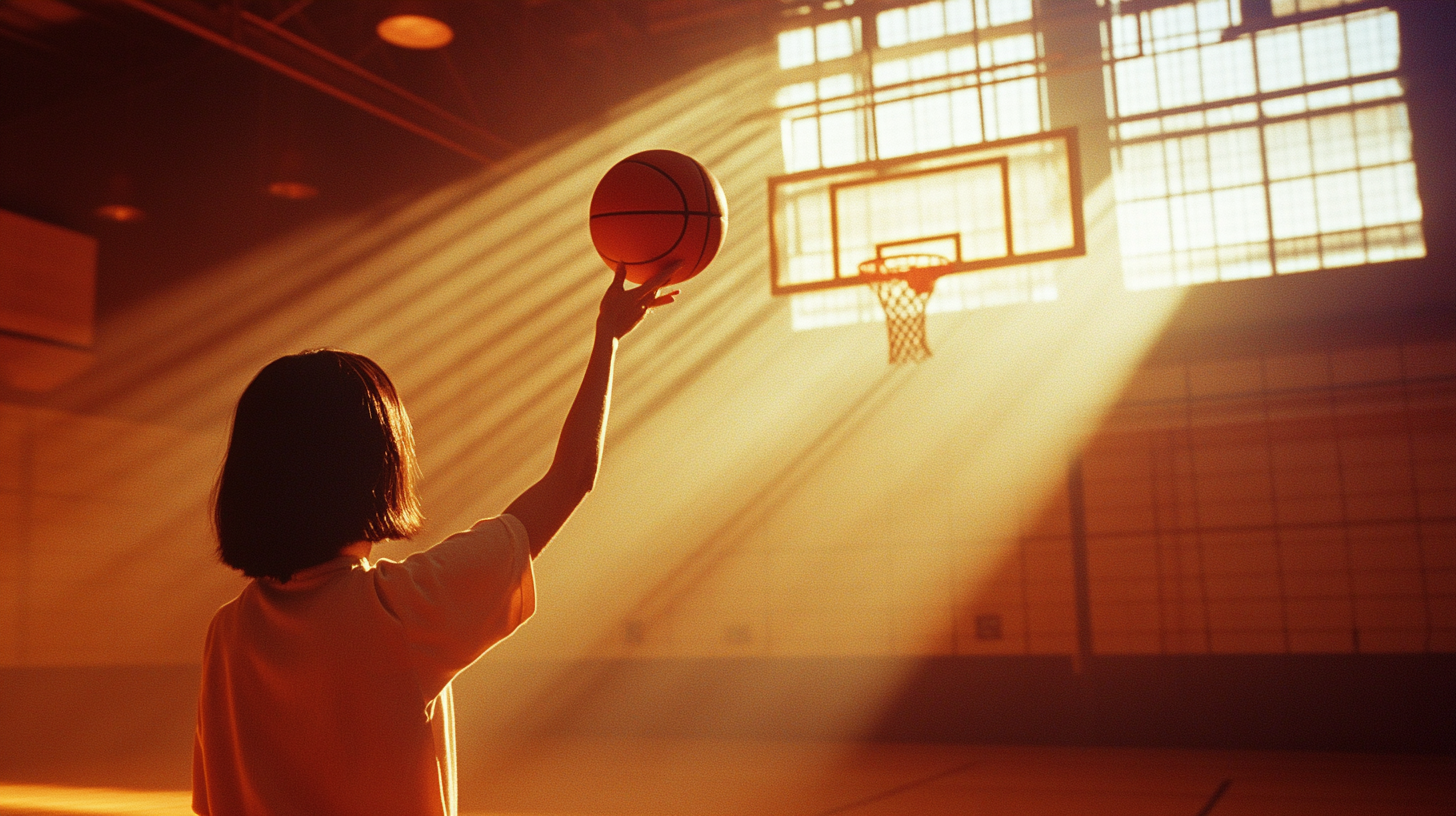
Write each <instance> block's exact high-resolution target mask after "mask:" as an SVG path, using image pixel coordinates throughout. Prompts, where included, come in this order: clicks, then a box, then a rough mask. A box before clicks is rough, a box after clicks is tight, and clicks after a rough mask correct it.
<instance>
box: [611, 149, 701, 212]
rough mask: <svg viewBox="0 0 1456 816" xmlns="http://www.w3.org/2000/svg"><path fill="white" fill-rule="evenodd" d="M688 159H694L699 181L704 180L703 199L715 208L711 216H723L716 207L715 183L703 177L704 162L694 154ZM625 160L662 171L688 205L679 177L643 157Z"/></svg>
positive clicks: (684, 203) (663, 176)
mask: <svg viewBox="0 0 1456 816" xmlns="http://www.w3.org/2000/svg"><path fill="white" fill-rule="evenodd" d="M687 159H689V160H692V162H693V169H695V170H697V181H700V182H703V201H706V203H708V205H709V207H712V208H713V211H712V213H709V214H711V216H719V217H721V216H722V213H719V211H716V207H718V197H716V195H713V194H712V192H713V185H711V184H708V179H706V178H703V165H702V162H699V160H697V159H693V157H692V156H687ZM623 162H632V163H633V165H642V166H644V168H652V169H654V170H657V172H660V173H662V178H665V179H667V181H668V182H671V185H673V187H676V188H677V194H678V195H680V197H681V198H683V205H684V207H686V205H687V194H686V192H684V191H683V185H680V184H677V179H674V178H673V176H670V175H667V173H664V172H662V168H658V166H657V165H652V163H649V162H644V160H642V159H632V157H628V159H623Z"/></svg>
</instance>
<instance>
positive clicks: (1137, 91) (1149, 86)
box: [1112, 57, 1158, 116]
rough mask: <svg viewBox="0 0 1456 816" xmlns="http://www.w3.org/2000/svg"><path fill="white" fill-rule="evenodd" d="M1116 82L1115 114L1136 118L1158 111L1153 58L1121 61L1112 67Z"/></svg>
mask: <svg viewBox="0 0 1456 816" xmlns="http://www.w3.org/2000/svg"><path fill="white" fill-rule="evenodd" d="M1112 70H1113V74H1114V79H1115V81H1116V82H1117V114H1118V115H1119V116H1136V115H1138V114H1140V113H1148V112H1150V111H1155V110H1157V109H1158V83H1157V74H1155V73H1154V72H1153V58H1152V57H1139V58H1138V59H1130V60H1122V61H1120V62H1118V63H1117V65H1115V66H1114V67H1113V69H1112Z"/></svg>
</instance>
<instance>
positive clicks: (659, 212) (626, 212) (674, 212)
mask: <svg viewBox="0 0 1456 816" xmlns="http://www.w3.org/2000/svg"><path fill="white" fill-rule="evenodd" d="M613 215H701V216H703V217H705V218H721V217H722V216H720V215H719V214H718V213H715V212H702V211H701V210H618V211H617V212H609V213H592V216H591V217H592V218H607V217H610V216H613Z"/></svg>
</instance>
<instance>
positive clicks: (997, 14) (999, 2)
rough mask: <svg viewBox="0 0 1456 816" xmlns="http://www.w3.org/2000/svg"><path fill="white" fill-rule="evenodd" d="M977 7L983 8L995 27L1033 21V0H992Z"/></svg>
mask: <svg viewBox="0 0 1456 816" xmlns="http://www.w3.org/2000/svg"><path fill="white" fill-rule="evenodd" d="M977 5H979V6H981V8H982V9H983V10H984V12H985V16H986V19H987V20H989V21H990V25H993V26H999V25H1007V24H1009V23H1019V22H1021V21H1023V20H1030V19H1031V0H990V2H989V3H985V2H982V3H978V4H977Z"/></svg>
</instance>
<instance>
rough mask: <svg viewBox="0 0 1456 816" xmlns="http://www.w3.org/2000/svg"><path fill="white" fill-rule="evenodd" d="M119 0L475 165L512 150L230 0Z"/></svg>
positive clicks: (444, 111)
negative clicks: (213, 1)
mask: <svg viewBox="0 0 1456 816" xmlns="http://www.w3.org/2000/svg"><path fill="white" fill-rule="evenodd" d="M119 1H120V2H121V3H123V4H125V5H127V6H130V7H131V8H134V9H136V10H138V11H141V12H144V13H146V14H149V15H151V16H152V17H155V18H157V19H158V20H161V21H163V22H166V23H168V24H170V25H173V26H176V27H177V28H180V29H182V30H183V31H186V32H188V33H191V34H195V35H197V36H198V37H201V38H202V39H204V40H207V41H208V42H211V43H213V44H215V45H219V46H221V47H223V48H226V49H228V50H229V51H232V52H233V53H235V54H238V55H240V56H243V57H247V58H248V59H250V60H252V61H254V62H256V63H258V64H259V65H262V66H264V67H267V68H269V69H272V70H274V71H277V72H278V73H280V74H283V75H284V76H286V77H289V78H290V79H294V80H296V81H298V82H301V83H303V84H304V85H307V86H309V87H311V88H314V89H315V90H318V91H322V92H323V93H326V94H328V95H330V96H332V97H334V98H336V99H339V100H342V101H344V102H347V103H348V104H350V105H353V106H354V107H356V108H358V109H360V110H362V111H365V112H367V113H370V114H372V115H374V116H377V117H379V118H380V119H383V120H384V121H386V122H389V123H390V124H393V125H397V126H399V127H402V128H404V129H405V130H408V131H410V132H411V133H415V134H417V135H420V136H423V137H425V138H426V139H429V140H430V141H432V142H435V143H436V144H439V145H441V146H443V147H446V148H449V149H450V150H453V151H454V152H456V153H459V154H460V155H462V156H465V157H467V158H469V159H472V160H474V161H478V162H481V163H482V164H489V163H491V162H493V161H495V160H498V159H500V158H502V157H504V156H505V155H506V154H508V153H510V152H511V151H512V150H513V149H514V145H512V144H511V143H510V142H507V141H506V140H504V139H502V138H500V137H499V136H496V135H495V134H493V133H491V132H490V131H488V130H486V129H485V128H482V127H480V126H479V125H476V124H473V123H471V122H468V121H466V120H464V119H462V118H460V117H459V116H456V115H455V114H453V113H451V112H449V111H447V110H445V109H444V108H441V107H440V106H438V105H436V104H434V103H433V102H430V101H429V100H426V99H422V98H420V97H419V96H416V95H415V94H413V93H410V92H409V91H407V90H405V89H404V88H401V87H399V86H398V85H395V84H394V83H392V82H389V81H388V80H386V79H383V78H381V77H379V76H377V75H375V74H373V73H371V72H369V71H366V70H365V69H363V68H361V67H359V66H358V65H357V64H355V63H353V62H350V61H348V60H346V59H344V58H342V57H340V56H338V55H337V54H334V53H332V52H330V51H326V50H324V49H323V48H320V47H318V46H317V45H314V44H313V43H311V42H309V41H308V40H305V39H303V38H302V37H299V36H298V35H296V34H294V33H293V32H291V31H288V30H286V29H283V28H280V27H278V26H277V25H275V24H273V23H271V22H269V21H268V20H265V19H263V18H261V17H258V16H256V15H254V14H251V13H249V12H247V11H244V10H242V9H241V8H239V7H238V6H237V5H236V4H233V5H231V6H224V7H222V8H220V9H213V8H209V7H208V6H205V5H203V4H202V3H200V2H196V0H119Z"/></svg>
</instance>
